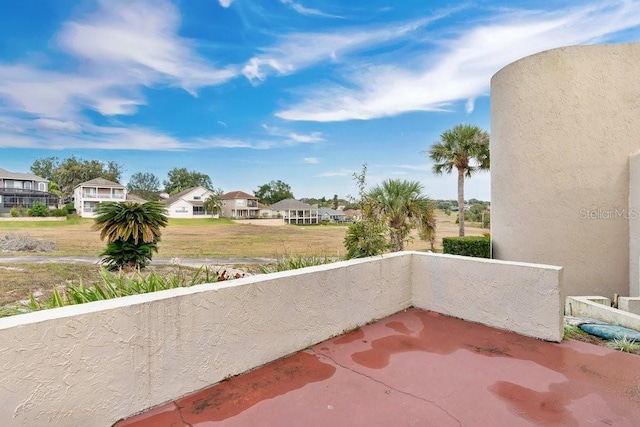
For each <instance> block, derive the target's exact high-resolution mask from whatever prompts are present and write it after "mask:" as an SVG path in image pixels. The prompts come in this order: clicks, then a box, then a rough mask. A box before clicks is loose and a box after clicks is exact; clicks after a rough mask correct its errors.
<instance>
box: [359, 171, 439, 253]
mask: <svg viewBox="0 0 640 427" xmlns="http://www.w3.org/2000/svg"><path fill="white" fill-rule="evenodd" d="M368 196H369V199H370V200H371V201H372V208H373V211H374V215H377V216H378V217H381V218H383V219H384V221H385V222H386V223H387V224H388V226H389V238H390V248H391V250H393V251H401V250H403V249H404V244H405V242H406V241H407V239H408V236H409V233H410V232H411V230H412V229H414V228H417V229H418V230H419V232H420V236H421V237H422V238H427V240H430V241H431V242H432V243H433V241H432V238H433V236H434V233H435V215H434V208H433V204H432V202H431V200H429V198H428V197H426V196H424V195H423V194H422V185H420V183H418V182H417V181H406V180H399V179H387V180H385V181H383V182H382V184H381V185H378V186H376V187H374V188H373V189H372V190H371V191H370V192H369V194H368Z"/></svg>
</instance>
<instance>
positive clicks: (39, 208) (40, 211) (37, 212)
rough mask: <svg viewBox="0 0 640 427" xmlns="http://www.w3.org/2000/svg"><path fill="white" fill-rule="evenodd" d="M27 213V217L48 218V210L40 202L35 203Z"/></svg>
mask: <svg viewBox="0 0 640 427" xmlns="http://www.w3.org/2000/svg"><path fill="white" fill-rule="evenodd" d="M29 212H30V214H29V216H49V208H48V207H47V205H45V204H44V203H42V202H35V203H34V204H33V206H32V207H31V209H29Z"/></svg>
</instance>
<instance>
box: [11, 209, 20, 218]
mask: <svg viewBox="0 0 640 427" xmlns="http://www.w3.org/2000/svg"><path fill="white" fill-rule="evenodd" d="M9 214H10V215H11V216H12V217H14V218H15V217H17V216H18V210H17V209H16V208H11V210H10V211H9Z"/></svg>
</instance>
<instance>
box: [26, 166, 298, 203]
mask: <svg viewBox="0 0 640 427" xmlns="http://www.w3.org/2000/svg"><path fill="white" fill-rule="evenodd" d="M30 170H31V172H32V173H33V174H35V175H38V176H40V177H42V178H44V179H46V180H48V181H49V191H50V192H52V193H54V194H57V195H58V196H60V197H61V198H62V199H63V200H65V201H68V200H70V199H71V197H72V196H73V189H74V188H75V187H77V186H78V185H79V184H81V183H83V182H87V181H90V180H92V179H95V178H104V179H107V180H109V181H112V182H115V183H117V184H122V183H121V180H122V174H123V167H122V165H120V164H118V163H117V162H114V161H107V162H103V161H100V160H84V159H80V158H77V157H75V156H72V157H68V158H65V159H62V160H60V159H58V158H57V157H45V158H42V159H37V160H35V161H34V162H33V164H32V165H31V167H30ZM126 187H127V191H128V193H129V194H133V195H136V196H138V197H141V198H142V199H145V200H149V201H158V200H160V194H161V193H162V192H165V193H167V194H169V195H170V196H172V195H175V194H177V193H180V192H181V191H184V190H187V189H189V188H193V187H204V188H206V189H208V190H211V191H212V192H214V193H215V194H217V195H218V196H219V195H221V194H222V190H220V189H217V188H214V186H213V183H212V181H211V177H210V176H209V175H207V174H205V173H201V172H198V171H195V170H188V169H187V168H178V167H176V168H173V169H171V170H170V171H169V172H168V173H167V179H166V180H164V181H162V186H161V184H160V179H158V177H157V176H155V175H154V174H152V173H150V172H136V173H134V174H133V175H131V178H130V179H129V182H128V183H127V185H126ZM254 195H255V196H256V197H257V198H258V200H259V201H260V203H264V204H266V205H271V204H273V203H276V202H278V201H280V200H284V199H288V198H294V196H293V192H292V191H291V186H290V185H289V184H287V183H285V182H283V181H280V180H277V181H271V182H268V183H266V184H264V185H261V186H260V187H258V189H257V190H256V191H255V192H254Z"/></svg>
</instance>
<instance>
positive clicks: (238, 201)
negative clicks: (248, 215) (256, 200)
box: [236, 200, 244, 206]
mask: <svg viewBox="0 0 640 427" xmlns="http://www.w3.org/2000/svg"><path fill="white" fill-rule="evenodd" d="M236 206H244V200H236Z"/></svg>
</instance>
